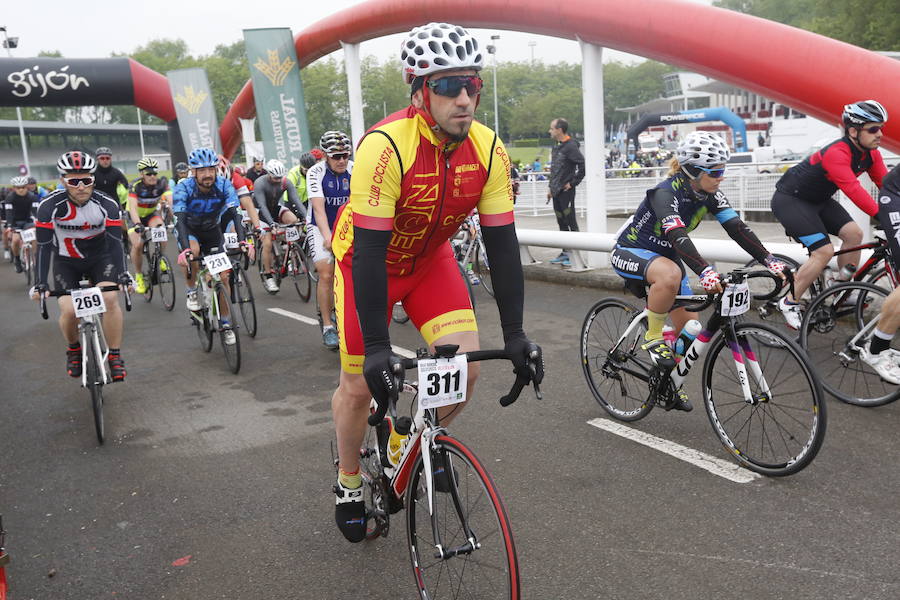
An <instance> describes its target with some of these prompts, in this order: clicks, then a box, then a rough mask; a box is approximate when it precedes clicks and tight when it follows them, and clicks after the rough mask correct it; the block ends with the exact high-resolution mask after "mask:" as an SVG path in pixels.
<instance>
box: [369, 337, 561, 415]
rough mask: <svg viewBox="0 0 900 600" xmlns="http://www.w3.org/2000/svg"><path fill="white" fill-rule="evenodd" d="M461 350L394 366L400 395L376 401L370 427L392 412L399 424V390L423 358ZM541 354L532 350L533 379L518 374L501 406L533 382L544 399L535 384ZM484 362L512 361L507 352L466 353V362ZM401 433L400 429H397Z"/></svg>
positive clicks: (439, 349) (442, 350) (438, 350)
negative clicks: (405, 376) (408, 374)
mask: <svg viewBox="0 0 900 600" xmlns="http://www.w3.org/2000/svg"><path fill="white" fill-rule="evenodd" d="M458 349H459V346H438V347H437V348H436V349H435V350H436V351H435V353H434V354H426V355H425V356H421V357H416V358H402V359H399V360H397V361H396V362H395V363H393V365H392V369H393V371H394V377H395V383H397V385H396V386H395V389H397V390H398V393H397V394H395V395H394V396H392V397H389V398H388V401H387V402H385V403H381V402H378V401H376V404H377V407H376V409H375V412H374V413H372V414H371V415H369V425H371V426H372V427H375V426H376V425H378V424H379V423H381V421H383V420H384V417H385V415H386V414H387V413H388V411H390V413H391V418H392V419H394V422H395V423H396V422H397V407H396V402H397V398H398V397H399V390H400V389H401V387H402V386H403V374H404V372H405V371H407V370H409V369H414V368H416V367H417V366H418V364H419V360H420V359H421V358H425V359H432V358H450V357H453V356H455V355H456V350H458ZM538 356H539V354H538V351H537V350H532V351H531V353H530V354H529V356H528V361H527V366H528V369H529V370H530V372H531V375H532V377H526V376H525V375H524V374H516V380H515V381H514V382H513V384H512V387H511V388H510V390H509V393H508V394H506V395H504V396H502V397H501V398H500V400H499V402H500V406H504V407H505V406H509V405H510V404H512V403H513V402H515V401H516V400H518V398H519V394H521V393H522V390H523V389H525V386H526V385H528V382H529V381H531V382H532V384H533V385H534V394H535V396H536V397H537V399H538V400H541V399H543V394H542V393H541V388H540V386H539V385H538V384H537V383H534V379H533V375H534V373H535V370H536V367H535V365H534V361H535V360H537V358H538ZM483 360H511V359H510V357H509V355H508V354H507V353H506V351H505V350H473V351H471V352H466V362H480V361H483ZM397 430H398V431H399V432H400V433H403V432H402V431H400V428H399V427H398V429H397Z"/></svg>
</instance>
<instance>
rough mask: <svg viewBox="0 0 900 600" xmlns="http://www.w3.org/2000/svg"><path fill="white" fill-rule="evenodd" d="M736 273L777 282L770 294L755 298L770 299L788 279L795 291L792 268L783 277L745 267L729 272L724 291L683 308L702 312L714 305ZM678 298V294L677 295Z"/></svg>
mask: <svg viewBox="0 0 900 600" xmlns="http://www.w3.org/2000/svg"><path fill="white" fill-rule="evenodd" d="M735 275H738V276H740V278H741V279H755V278H757V277H766V278H769V279H771V280H772V281H774V282H775V289H774V291H772V292H769V293H768V294H764V295H761V296H753V298H754V299H755V300H770V299H772V298H774V297H775V296H777V295H778V293H779V292H780V291H781V288H782V287H784V283H785V280H787V282H788V285H789V286H790V288H789V289H790V292H791V294H792V295H793V293H794V272H793V271H791V270H790V269H785V270H784V275H785V279H782V278H781V277H779V276H778V275H775V274H773V273H770V272H769V271H749V272H748V271H745V270H743V269H735V270H734V271H731V272H730V273H728V275H726V276H725V278H724V279H723V280H722V284H723V291H722V292H713V293H709V294H707V296H706V300H704V301H702V302H700V303H699V304H695V305H691V304H682V305H680V307H681V308H684V309H685V310H687V311H689V312H702V311H704V310H706V309H707V308H709V307H710V306H712V304H713V303H715V302H716V301H717V300H718V299H719V298H720V297H721V296H722V294H723V293H724V287H725V286H727V285H728V284H730V283H733V279H735V278H736V277H735ZM676 299H677V296H676Z"/></svg>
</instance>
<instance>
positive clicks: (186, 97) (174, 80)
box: [166, 68, 222, 154]
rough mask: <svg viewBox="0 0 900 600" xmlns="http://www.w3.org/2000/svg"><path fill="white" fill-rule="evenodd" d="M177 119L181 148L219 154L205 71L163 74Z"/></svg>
mask: <svg viewBox="0 0 900 600" xmlns="http://www.w3.org/2000/svg"><path fill="white" fill-rule="evenodd" d="M166 77H168V78H169V89H170V90H171V91H172V101H173V103H174V104H175V114H176V115H177V117H178V128H179V129H180V130H181V139H182V141H183V142H184V149H185V151H187V153H188V154H190V152H191V150H193V149H194V148H201V147H205V148H212V149H213V150H215V151H216V153H217V154H221V153H222V142H221V141H220V140H219V122H218V121H217V120H216V107H215V105H214V104H213V101H212V94H210V91H209V80H207V78H206V70H205V69H199V68H197V69H177V70H175V71H169V72H168V73H166Z"/></svg>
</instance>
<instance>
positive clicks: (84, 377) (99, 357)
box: [78, 316, 109, 387]
mask: <svg viewBox="0 0 900 600" xmlns="http://www.w3.org/2000/svg"><path fill="white" fill-rule="evenodd" d="M96 318H97V317H96V316H92V317H91V320H89V321H87V320H86V321H84V322H82V323H80V324H79V325H78V329H79V330H81V387H88V371H89V369H88V368H87V365H88V359H89V358H90V357H89V356H88V346H90V347H91V348H93V350H94V355H95V356H94V360H96V361H97V370H98V372H99V373H100V375H101V377H102V381H94V382H91V383H102V384H104V385H106V384H108V383H109V380H108V379H107V377H106V368H105V367H104V366H103V364H104V361H105V360H106V358H107V357H108V355H109V349H106V350H103V349H102V348H101V346H100V335H99V333H98V332H97V325H96V323H94V320H93V319H96ZM89 336H90V338H89ZM88 339H90V340H91V343H90V344H88Z"/></svg>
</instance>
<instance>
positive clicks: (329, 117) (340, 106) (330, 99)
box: [300, 58, 350, 145]
mask: <svg viewBox="0 0 900 600" xmlns="http://www.w3.org/2000/svg"><path fill="white" fill-rule="evenodd" d="M300 79H301V80H302V81H303V99H304V100H305V101H306V116H307V119H308V120H309V135H310V136H311V138H312V140H313V143H314V144H315V145H318V142H319V138H320V137H322V134H323V133H325V132H326V131H330V130H333V129H339V130H341V131H345V132H347V133H349V132H350V109H349V106H348V100H347V78H346V76H345V75H344V69H343V66H341V65H340V64H339V63H338V62H337V60H335V59H334V58H323V59H320V60H317V61H316V62H314V63H313V64H311V65H308V66H307V67H306V68H304V69H302V70H301V71H300Z"/></svg>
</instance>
